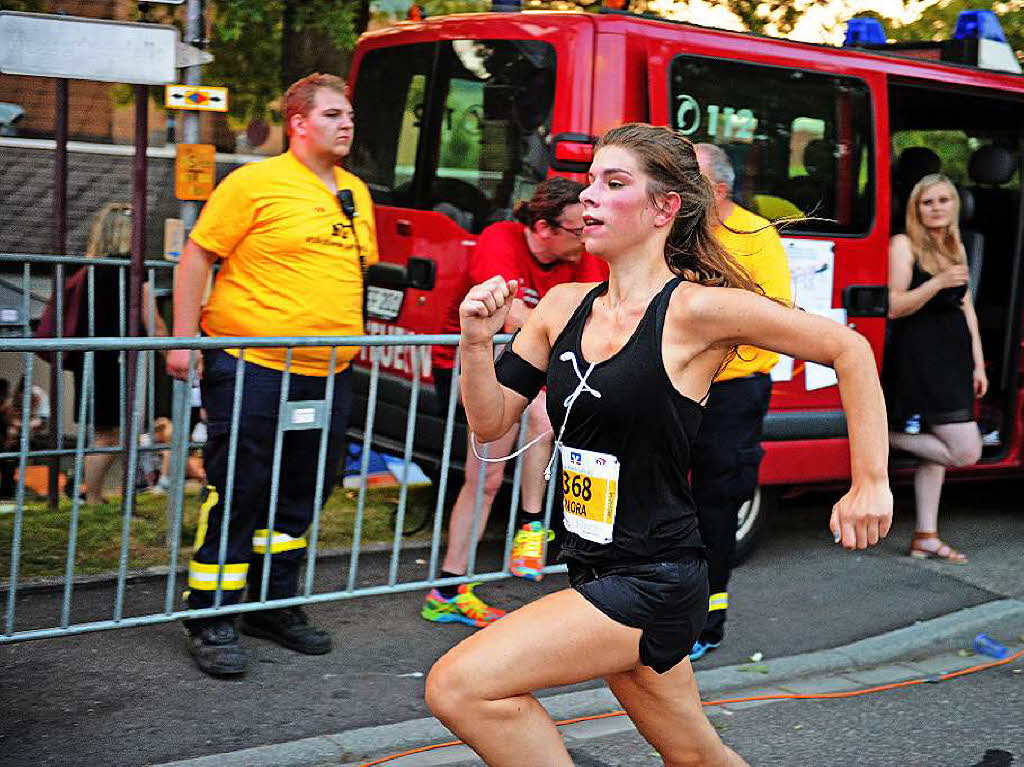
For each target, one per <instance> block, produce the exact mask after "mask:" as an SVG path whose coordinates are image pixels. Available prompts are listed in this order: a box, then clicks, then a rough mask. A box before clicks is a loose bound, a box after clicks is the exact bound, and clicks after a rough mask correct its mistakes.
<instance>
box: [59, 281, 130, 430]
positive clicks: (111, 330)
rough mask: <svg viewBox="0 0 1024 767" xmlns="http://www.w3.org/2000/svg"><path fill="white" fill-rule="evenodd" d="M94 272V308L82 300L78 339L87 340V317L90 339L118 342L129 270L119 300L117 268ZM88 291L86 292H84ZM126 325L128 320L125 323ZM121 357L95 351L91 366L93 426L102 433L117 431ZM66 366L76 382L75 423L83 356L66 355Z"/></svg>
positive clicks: (118, 424) (80, 399)
mask: <svg viewBox="0 0 1024 767" xmlns="http://www.w3.org/2000/svg"><path fill="white" fill-rule="evenodd" d="M83 268H92V269H93V270H94V271H93V289H94V296H93V305H92V306H90V304H89V298H88V294H85V295H83V296H82V303H81V307H80V309H79V317H78V329H77V333H76V335H77V336H79V337H87V336H89V313H90V311H91V313H92V317H93V329H92V330H93V332H92V335H93V336H94V337H96V338H111V337H113V338H118V337H122V336H124V335H125V333H124V332H122V329H121V322H122V319H121V305H122V303H127V291H128V281H129V278H128V270H127V269H125V270H124V291H125V297H124V301H122V296H121V277H120V276H119V274H118V272H119V269H120V267H116V266H95V267H83ZM85 289H86V290H88V288H85ZM125 322H127V319H125ZM120 355H121V353H120V352H119V351H112V350H107V351H98V352H96V355H95V362H94V363H93V376H94V377H93V385H92V391H93V397H94V403H95V408H96V409H95V411H94V412H95V415H94V417H95V421H94V423H95V425H96V426H97V427H99V428H103V429H112V428H117V427H118V426H120V424H121V408H122V407H123V402H122V400H123V394H122V388H121V359H120ZM68 356H69V357H70V359H68V361H67V362H66V366H67V367H68V368H69V369H70V370H71V372H72V374H73V375H74V378H75V412H74V414H73V417H74V418H75V420H76V421H77V420H78V413H79V406H80V404H81V401H82V395H83V394H84V392H83V391H82V389H83V386H82V384H83V367H84V355H82V354H72V355H68Z"/></svg>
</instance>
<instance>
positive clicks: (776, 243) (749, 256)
mask: <svg viewBox="0 0 1024 767" xmlns="http://www.w3.org/2000/svg"><path fill="white" fill-rule="evenodd" d="M725 226H728V227H729V228H731V229H735V230H736V231H737V232H753V234H736V233H734V232H730V231H729V229H726V228H725V227H721V226H720V227H718V229H717V230H716V231H715V235H716V236H717V237H718V241H719V242H721V243H722V245H723V246H724V247H725V249H726V250H727V251H729V254H730V255H732V256H733V257H734V258H735V259H736V260H737V261H738V262H739V263H740V266H742V267H743V268H744V269H746V270H747V272H749V273H750V276H751V277H753V279H754V281H755V282H756V283H757V284H758V285H760V286H761V287H762V288H763V289H764V292H765V294H766V295H768V296H771V297H772V298H779V299H782V300H783V301H791V300H792V289H791V286H790V276H789V261H788V260H787V259H786V251H785V250H784V249H783V247H782V240H780V239H779V233H778V232H777V231H776V230H775V227H773V226H772V225H771V224H769V223H768V221H766V220H765V219H763V218H761V217H760V216H758V215H757V214H755V213H751V212H750V211H749V210H745V209H744V208H741V207H740V206H739V205H735V206H734V207H733V209H732V213H730V214H729V218H728V219H726V221H725ZM778 361H779V355H778V354H776V353H775V352H768V351H765V350H764V349H758V348H757V347H756V346H741V347H739V349H737V350H736V356H734V357H733V358H732V359H731V360H730V361H729V364H728V365H726V366H725V369H724V370H723V371H722V372H721V373H719V374H718V376H717V377H716V378H715V380H716V381H727V380H729V379H730V378H742V377H744V376H749V375H753V374H754V373H767V372H769V371H770V370H771V369H772V368H773V367H774V366H775V363H776V362H778Z"/></svg>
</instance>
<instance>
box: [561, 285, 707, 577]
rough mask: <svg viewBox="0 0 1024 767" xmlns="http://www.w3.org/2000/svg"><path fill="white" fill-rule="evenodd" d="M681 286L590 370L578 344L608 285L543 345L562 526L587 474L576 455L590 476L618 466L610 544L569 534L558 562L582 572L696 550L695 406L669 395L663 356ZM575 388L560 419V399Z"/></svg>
mask: <svg viewBox="0 0 1024 767" xmlns="http://www.w3.org/2000/svg"><path fill="white" fill-rule="evenodd" d="M681 281H682V278H681V277H676V278H675V279H672V280H671V281H669V282H668V283H667V284H666V285H665V287H664V288H662V289H661V291H660V292H659V293H658V295H657V296H655V297H654V299H653V300H652V301H651V303H650V305H649V306H648V307H647V311H646V312H645V314H644V316H643V319H641V320H640V324H639V325H638V326H637V328H636V330H635V331H634V333H633V335H632V336H631V337H630V339H629V340H628V341H627V342H626V344H625V345H624V346H623V347H622V349H620V350H619V351H618V352H616V353H615V354H614V355H613V356H612V357H611V358H609V359H608V360H606V361H604V362H601V363H598V364H597V365H593V366H591V363H589V362H588V361H586V360H585V359H584V357H583V351H582V348H581V341H582V337H583V327H584V324H585V323H586V320H587V317H588V316H589V315H590V310H591V307H592V305H593V303H594V300H595V299H596V298H597V297H598V296H600V295H602V294H603V293H604V292H605V291H607V289H608V283H607V282H603V283H601V284H600V285H598V286H597V287H596V288H594V289H593V290H592V291H590V292H589V293H588V294H587V295H586V297H585V298H584V299H583V301H582V303H580V305H579V306H578V307H577V308H576V311H575V312H573V315H572V317H570V318H569V322H568V323H567V324H566V326H565V329H564V330H563V331H562V332H561V334H560V335H559V336H558V338H557V339H556V340H555V344H554V346H553V347H552V349H551V358H550V362H549V363H548V375H547V387H548V396H547V411H548V416H549V418H550V419H551V423H552V425H553V428H554V432H555V435H556V438H557V437H558V435H559V432H560V431H561V438H560V440H559V441H560V443H561V445H562V446H563V449H562V450H561V455H562V458H563V459H566V460H563V461H562V466H561V472H560V476H559V479H560V481H561V482H562V483H563V488H562V489H563V492H564V495H565V497H566V498H567V499H568V503H567V509H566V517H567V528H569V527H570V523H574V526H578V523H576V519H577V518H576V517H573V513H572V511H570V509H569V506H568V504H569V503H572V502H573V501H574V499H575V500H576V501H579V502H580V503H582V502H583V500H584V499H585V498H586V497H587V495H588V493H591V483H590V482H589V481H588V479H589V478H588V477H587V476H585V475H583V476H582V478H581V476H580V475H579V474H578V473H577V471H576V469H577V464H578V462H579V461H580V460H581V456H582V460H583V462H584V463H586V461H587V460H588V459H589V460H591V461H592V462H596V464H600V467H599V468H598V470H600V469H603V468H605V464H606V463H607V462H612V463H614V461H615V460H616V459H617V461H618V468H619V476H618V484H617V498H618V500H617V503H616V505H615V515H614V520H613V523H612V524H611V526H610V528H608V526H607V525H606V526H605V527H606V529H607V530H608V532H610V537H611V539H612V540H611V541H610V542H602V539H601V536H595V535H593V534H592V533H591V532H589V531H588V533H587V534H586V536H584V535H581V534H580V533H578V532H573V531H572V530H571V529H569V531H568V534H567V536H566V540H565V542H564V544H563V547H562V554H561V557H560V559H561V560H562V561H567V562H574V563H578V564H582V565H590V566H602V565H609V564H613V563H614V564H634V563H644V562H664V561H671V560H674V559H679V558H681V557H683V556H685V555H687V554H688V553H692V552H688V551H687V549H692V548H694V547H699V546H701V539H700V533H699V532H698V530H697V514H696V507H695V505H694V502H693V496H692V494H691V491H690V484H689V471H690V450H691V446H692V445H693V442H694V440H695V438H696V436H697V429H698V427H699V426H700V420H701V415H702V413H703V408H702V407H701V406H700V405H699V404H698V403H697V402H695V401H693V400H692V399H690V398H689V397H685V396H683V395H682V394H680V393H679V392H678V391H677V390H676V388H675V387H674V386H673V385H672V382H671V381H670V380H669V377H668V373H667V371H666V370H665V365H664V363H663V361H662V356H661V338H662V332H663V328H664V324H665V312H666V310H667V309H668V303H669V299H670V298H671V297H672V291H673V290H675V288H676V286H677V285H679V283H680V282H681ZM582 378H585V379H586V380H585V382H584V383H583V384H582V385H581V379H582ZM577 390H579V391H578V393H577V394H576V396H575V398H574V401H572V402H571V407H570V408H568V409H569V415H568V420H566V410H567V407H566V405H567V402H566V400H567V398H570V397H571V396H572V395H573V394H574V392H577ZM563 421H564V427H563ZM563 428H564V431H563ZM557 448H558V444H557V443H556V449H557ZM596 464H592V466H596ZM567 470H568V473H567ZM595 481H597V482H599V481H600V480H595ZM593 487H594V488H595V489H596V488H597V485H596V484H595V485H593ZM566 491H567V492H566ZM591 495H592V493H591ZM573 508H576V507H573ZM598 527H600V525H598ZM588 538H589V539H588Z"/></svg>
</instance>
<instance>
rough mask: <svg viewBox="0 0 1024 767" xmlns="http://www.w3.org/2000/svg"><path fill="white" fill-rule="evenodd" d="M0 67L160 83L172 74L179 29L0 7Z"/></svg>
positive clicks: (77, 77) (29, 72)
mask: <svg viewBox="0 0 1024 767" xmlns="http://www.w3.org/2000/svg"><path fill="white" fill-rule="evenodd" d="M0 41H3V42H2V44H0V72H3V73H4V74H10V75H35V76H37V77H62V78H67V79H70V80H100V81H102V82H111V83H134V84H138V85H162V84H164V83H173V82H174V81H175V80H176V79H177V73H176V70H175V55H176V52H177V47H178V30H177V29H176V28H175V27H173V26H170V25H165V24H135V23H130V22H119V21H103V20H99V19H84V18H80V17H77V16H51V15H47V14H42V13H15V12H13V11H0Z"/></svg>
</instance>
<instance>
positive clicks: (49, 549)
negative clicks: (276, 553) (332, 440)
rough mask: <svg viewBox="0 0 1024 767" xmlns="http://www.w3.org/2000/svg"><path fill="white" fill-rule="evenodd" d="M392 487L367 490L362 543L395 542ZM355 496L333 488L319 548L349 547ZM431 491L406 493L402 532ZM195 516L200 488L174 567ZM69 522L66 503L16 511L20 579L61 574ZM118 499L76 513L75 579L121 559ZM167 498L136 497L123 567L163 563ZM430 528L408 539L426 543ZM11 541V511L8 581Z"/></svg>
mask: <svg viewBox="0 0 1024 767" xmlns="http://www.w3.org/2000/svg"><path fill="white" fill-rule="evenodd" d="M398 496H399V490H398V488H371V489H370V490H368V491H367V496H366V506H365V509H364V511H363V526H362V544H363V545H364V546H365V545H366V544H369V543H380V542H387V543H390V542H392V541H393V540H394V513H395V511H396V509H397V505H398ZM357 500H358V492H357V491H356V490H350V489H347V488H338V489H336V490H335V491H334V493H333V494H332V495H331V497H330V498H328V500H327V503H326V504H325V505H324V509H323V511H322V512H321V515H320V532H319V537H318V542H317V549H318V550H319V551H323V550H324V549H338V548H346V547H349V546H351V544H352V534H353V530H354V528H355V519H356V506H357ZM434 502H435V496H434V492H433V488H430V487H422V488H410V489H409V494H408V501H407V504H406V524H405V528H406V530H409V529H411V527H412V526H415V524H416V523H418V522H420V521H421V520H424V519H426V520H428V522H429V519H430V518H431V517H432V515H433V511H434ZM198 519H199V491H198V489H195V488H190V489H187V490H186V492H185V498H184V518H183V521H182V525H181V547H180V549H179V556H178V565H179V566H183V565H186V564H187V563H188V560H189V558H190V557H191V555H192V543H193V540H194V538H195V531H196V524H197V522H198ZM70 524H71V502H70V501H69V500H67V499H66V498H63V499H62V500H61V503H60V506H59V507H58V508H57V509H56V510H51V509H50V508H49V507H48V506H47V505H46V502H45V500H33V501H29V502H26V503H25V506H24V511H23V513H22V529H21V554H20V558H19V568H18V572H19V578H38V577H44V576H61V577H63V575H64V570H65V567H66V561H67V552H68V532H69V529H70ZM123 527H124V519H123V516H122V514H121V499H120V498H119V497H116V496H115V497H112V498H111V500H110V502H108V503H106V504H104V505H101V506H89V505H85V504H82V505H81V507H80V509H79V519H78V535H77V543H76V547H75V569H74V574H75V575H87V574H95V573H105V572H111V571H116V570H117V569H118V565H119V562H120V558H121V546H122V540H121V536H122V530H123ZM167 532H168V524H167V497H166V496H159V495H152V494H149V493H142V494H140V495H137V496H136V499H135V508H134V509H133V511H132V519H131V532H130V534H129V542H128V565H127V566H128V569H130V570H131V569H141V568H146V567H153V566H158V565H164V566H166V565H168V564H169V562H168V557H169V556H170V548H169V546H168V545H167ZM431 532H432V530H431V525H430V524H427V526H426V528H425V529H424V530H422V531H420V532H418V533H415V534H413V535H406V536H405V538H406V540H410V539H429V537H430V535H431ZM13 537H14V514H13V513H9V514H3V515H0V578H2V579H4V580H6V579H7V577H8V576H9V574H10V570H11V547H12V543H13Z"/></svg>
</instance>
